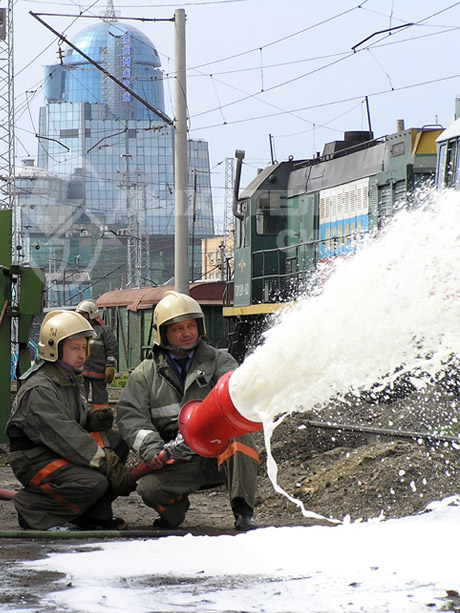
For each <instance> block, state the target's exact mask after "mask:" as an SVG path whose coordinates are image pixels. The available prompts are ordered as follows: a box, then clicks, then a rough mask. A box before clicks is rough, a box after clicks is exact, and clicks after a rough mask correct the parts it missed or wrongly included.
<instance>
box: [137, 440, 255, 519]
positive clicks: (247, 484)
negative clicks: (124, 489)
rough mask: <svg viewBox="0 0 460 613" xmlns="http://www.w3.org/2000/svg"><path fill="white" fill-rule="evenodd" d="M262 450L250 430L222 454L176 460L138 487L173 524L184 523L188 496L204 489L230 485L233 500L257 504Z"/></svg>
mask: <svg viewBox="0 0 460 613" xmlns="http://www.w3.org/2000/svg"><path fill="white" fill-rule="evenodd" d="M258 469H259V454H258V453H257V449H256V446H255V443H254V440H253V437H252V436H251V435H250V434H246V435H244V436H240V437H238V438H237V439H234V440H232V441H230V445H229V446H228V448H227V449H226V451H225V452H224V453H223V454H222V455H221V456H219V457H218V458H203V457H201V456H198V455H194V456H193V457H192V458H191V459H190V460H176V461H175V462H173V463H172V464H165V466H164V467H163V468H161V469H160V470H154V471H152V472H151V473H149V474H147V475H145V477H144V478H143V480H142V482H141V483H140V485H138V487H137V491H138V493H139V494H140V495H141V497H142V499H143V501H144V502H145V504H146V505H147V506H149V507H152V508H153V509H155V510H156V511H157V512H158V513H159V514H160V515H161V516H162V517H163V518H164V519H165V520H166V521H167V522H168V523H169V524H170V525H171V527H177V526H180V524H181V523H182V522H183V521H184V519H185V514H186V512H187V510H188V508H189V506H190V503H189V499H188V496H189V494H192V493H194V492H197V491H198V490H200V489H206V488H209V487H215V486H217V485H226V487H227V490H228V493H229V498H230V504H231V503H232V501H233V500H234V499H235V498H240V499H243V500H244V501H245V502H246V503H247V505H248V506H250V507H251V508H252V509H253V508H254V505H255V490H256V477H257V473H258Z"/></svg>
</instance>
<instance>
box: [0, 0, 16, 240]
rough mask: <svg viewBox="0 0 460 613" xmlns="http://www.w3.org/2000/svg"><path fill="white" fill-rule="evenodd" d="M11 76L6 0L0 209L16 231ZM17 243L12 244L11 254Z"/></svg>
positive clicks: (0, 11)
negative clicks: (5, 211)
mask: <svg viewBox="0 0 460 613" xmlns="http://www.w3.org/2000/svg"><path fill="white" fill-rule="evenodd" d="M13 73H14V71H13V0H8V7H7V8H0V114H1V117H0V178H1V180H2V183H1V184H0V208H1V209H12V210H13V230H14V231H16V219H15V207H14V159H15V156H14V150H15V147H14V90H13ZM15 238H16V237H15ZM16 242H17V240H13V251H15V247H16Z"/></svg>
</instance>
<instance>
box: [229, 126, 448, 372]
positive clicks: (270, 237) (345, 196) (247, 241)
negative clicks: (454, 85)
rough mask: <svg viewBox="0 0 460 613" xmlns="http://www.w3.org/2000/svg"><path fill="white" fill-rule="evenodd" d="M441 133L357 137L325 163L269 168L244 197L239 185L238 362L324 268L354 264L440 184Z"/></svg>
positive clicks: (333, 149) (328, 148) (234, 289)
mask: <svg viewBox="0 0 460 613" xmlns="http://www.w3.org/2000/svg"><path fill="white" fill-rule="evenodd" d="M441 132H442V128H441V127H438V126H429V127H424V128H420V129H416V128H411V129H408V130H405V129H401V130H399V131H398V132H396V133H394V134H391V135H388V136H385V137H382V138H373V135H372V133H371V132H361V131H360V132H347V133H345V135H344V139H343V140H341V141H334V142H332V143H328V144H327V145H325V147H324V150H323V153H322V155H321V156H317V157H315V158H314V159H306V160H294V159H289V160H288V161H285V162H280V163H277V164H274V165H272V166H269V167H267V168H265V169H264V170H262V171H261V172H260V173H259V174H258V175H257V176H256V178H255V179H254V180H253V181H252V182H251V183H250V184H249V185H248V187H247V188H246V189H245V190H244V191H243V192H242V194H241V196H239V195H238V191H239V189H238V185H237V184H236V186H235V198H234V204H233V212H234V215H235V227H236V233H235V266H234V278H233V279H232V282H231V284H230V286H231V287H230V288H229V291H228V292H227V296H229V297H230V296H233V303H231V302H230V300H229V301H228V302H227V305H226V306H225V308H224V317H225V318H226V319H227V320H228V322H229V330H230V346H229V350H230V351H231V353H232V354H233V355H234V356H235V357H236V358H237V359H238V360H242V359H243V358H244V356H245V354H246V352H247V348H248V346H250V345H251V343H252V340H251V338H252V337H253V336H255V335H257V334H258V332H259V331H260V329H261V327H263V326H264V325H265V321H266V318H267V315H268V314H270V313H273V312H275V311H276V310H279V309H281V308H283V307H284V306H285V304H286V303H287V302H289V301H291V300H295V298H296V296H299V295H300V294H301V293H304V292H305V291H307V290H308V287H309V284H310V283H311V281H312V279H313V277H314V275H315V272H316V271H317V270H318V266H319V265H320V264H323V265H325V266H323V267H322V268H324V267H326V268H327V263H328V262H331V261H332V260H333V259H334V258H336V257H343V256H347V255H349V254H351V253H352V252H353V251H354V249H355V247H356V245H357V244H358V243H359V242H360V241H361V240H362V238H363V237H364V236H365V235H367V234H369V233H373V232H374V231H377V230H379V229H380V228H381V227H382V226H383V225H384V224H385V222H386V220H387V219H388V218H390V217H391V216H392V215H393V213H394V212H395V210H396V209H397V208H398V207H399V206H400V205H401V203H404V202H406V201H407V199H410V197H411V194H412V193H413V192H414V190H416V189H417V188H418V187H421V186H423V185H426V184H430V183H431V184H432V183H434V175H435V169H436V138H437V137H438V136H439V135H440V134H441ZM237 153H238V152H237ZM242 155H244V154H242V153H240V155H239V158H240V160H239V162H240V164H241V158H242ZM237 157H238V156H237ZM237 169H238V166H237ZM238 174H239V173H238V172H237V175H238ZM237 179H238V177H237Z"/></svg>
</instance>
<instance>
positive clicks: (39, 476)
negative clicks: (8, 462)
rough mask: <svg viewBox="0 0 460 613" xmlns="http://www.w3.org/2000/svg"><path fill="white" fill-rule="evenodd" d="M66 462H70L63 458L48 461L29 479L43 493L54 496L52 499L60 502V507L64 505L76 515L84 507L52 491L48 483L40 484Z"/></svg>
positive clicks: (65, 464)
mask: <svg viewBox="0 0 460 613" xmlns="http://www.w3.org/2000/svg"><path fill="white" fill-rule="evenodd" d="M68 464H70V462H67V460H63V459H59V460H54V461H53V462H50V463H49V464H47V465H46V466H44V467H43V468H42V469H40V470H39V471H38V472H37V473H36V474H35V475H34V476H33V477H32V479H31V480H30V484H31V485H35V486H40V488H41V489H42V490H43V491H44V492H45V494H47V495H48V496H50V497H51V498H54V500H55V501H56V502H57V503H58V504H60V505H61V507H66V508H68V509H70V511H72V513H75V514H76V515H81V514H82V513H83V511H84V509H81V508H80V507H79V506H77V505H76V504H74V503H73V502H69V501H68V500H66V499H65V498H63V497H62V496H61V495H60V494H57V493H56V492H53V490H52V489H51V487H50V485H49V484H48V483H44V484H42V481H43V480H44V479H46V477H49V475H51V474H52V473H54V472H55V471H56V470H58V469H59V468H62V467H63V466H67V465H68Z"/></svg>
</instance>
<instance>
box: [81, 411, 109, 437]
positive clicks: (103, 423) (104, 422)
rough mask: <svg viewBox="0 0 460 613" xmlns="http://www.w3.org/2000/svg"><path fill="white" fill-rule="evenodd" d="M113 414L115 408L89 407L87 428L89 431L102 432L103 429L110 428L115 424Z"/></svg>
mask: <svg viewBox="0 0 460 613" xmlns="http://www.w3.org/2000/svg"><path fill="white" fill-rule="evenodd" d="M113 415H114V412H113V409H111V408H110V407H101V408H100V409H89V410H88V418H87V420H86V429H87V430H88V432H101V431H102V430H109V429H110V428H111V427H112V424H113Z"/></svg>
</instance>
